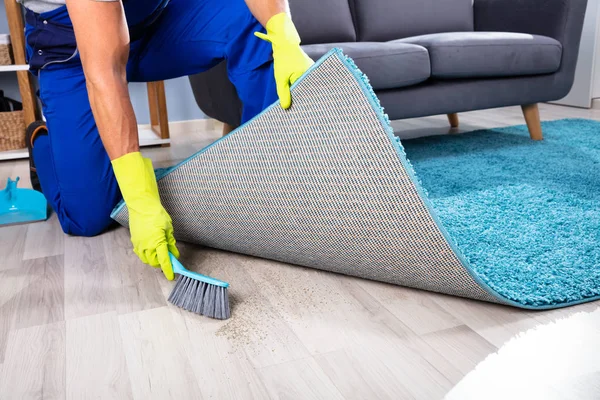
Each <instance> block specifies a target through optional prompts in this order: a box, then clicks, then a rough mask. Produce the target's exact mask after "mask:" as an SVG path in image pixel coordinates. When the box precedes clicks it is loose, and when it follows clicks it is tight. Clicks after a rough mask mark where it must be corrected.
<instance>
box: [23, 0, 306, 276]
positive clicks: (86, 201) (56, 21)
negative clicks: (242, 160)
mask: <svg viewBox="0 0 600 400" xmlns="http://www.w3.org/2000/svg"><path fill="white" fill-rule="evenodd" d="M19 1H21V2H22V4H23V6H24V7H25V8H26V10H27V12H26V42H27V54H28V57H29V64H30V69H31V71H32V72H33V73H34V74H36V75H37V76H38V78H39V85H40V98H41V101H42V107H43V111H44V115H45V117H46V121H47V130H44V129H38V130H36V131H35V132H34V134H33V135H32V136H31V137H30V139H29V143H30V150H31V153H32V157H33V162H34V163H35V168H36V170H37V174H38V176H39V181H40V184H41V188H42V191H43V193H44V195H45V196H46V198H47V199H48V202H49V203H50V205H51V206H52V208H53V209H54V211H55V212H56V214H57V215H58V219H59V221H60V224H61V226H62V229H63V230H64V232H65V233H68V234H72V235H80V236H93V235H97V234H99V233H101V232H103V231H104V230H105V229H106V228H107V227H108V226H109V225H110V224H111V219H110V212H111V210H112V209H113V208H114V206H115V205H116V204H117V203H118V202H119V201H120V200H121V198H123V199H124V200H125V202H126V203H127V207H128V210H129V217H130V231H131V241H132V243H133V247H134V251H135V253H136V254H137V255H138V256H139V257H140V259H141V260H142V261H143V262H144V263H147V264H150V265H152V266H154V267H161V268H162V270H163V272H164V274H165V276H166V277H167V278H168V279H173V270H172V266H171V263H170V261H169V254H168V253H169V251H170V252H172V253H173V254H174V255H175V256H176V257H178V255H179V253H178V251H177V248H176V245H175V239H174V237H173V226H172V223H171V218H170V216H169V215H168V214H167V212H166V211H165V209H164V208H163V206H162V205H161V203H160V198H159V195H158V190H157V186H156V177H155V175H154V170H153V168H152V163H151V161H150V160H148V159H146V158H143V157H142V156H141V154H140V152H139V144H138V132H137V122H136V119H135V115H134V112H133V108H132V105H131V100H130V98H129V93H128V89H127V82H147V81H158V80H165V79H171V78H175V77H180V76H185V75H191V74H196V73H199V72H202V71H205V70H207V69H209V68H211V67H213V66H215V65H216V64H218V63H219V62H221V61H222V60H223V59H226V60H227V67H228V75H229V79H230V80H231V82H232V83H233V84H234V85H235V87H236V90H237V93H238V95H239V97H240V99H241V100H242V103H243V114H242V119H243V120H244V121H247V120H249V119H250V118H252V117H253V116H255V115H256V114H258V113H259V112H261V111H262V110H263V109H264V108H266V106H268V105H270V104H271V103H273V102H274V101H276V100H277V98H278V97H279V100H280V102H281V106H282V107H283V108H288V107H290V106H291V96H290V89H289V88H290V85H291V84H292V83H294V81H296V80H297V79H298V78H299V77H300V76H301V75H302V74H303V73H304V72H306V70H307V69H308V68H309V67H310V66H311V65H312V61H311V60H310V58H308V56H307V55H306V54H305V53H304V52H303V51H302V50H301V48H300V38H299V36H298V33H297V31H296V29H295V27H294V24H293V23H292V20H291V18H290V16H289V12H288V4H287V0H246V1H244V0H66V1H65V0H19ZM263 27H264V28H263ZM265 28H266V29H265ZM255 33H256V34H255Z"/></svg>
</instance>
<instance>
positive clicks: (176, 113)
mask: <svg viewBox="0 0 600 400" xmlns="http://www.w3.org/2000/svg"><path fill="white" fill-rule="evenodd" d="M0 33H8V25H7V22H6V13H5V11H4V7H2V6H0ZM0 90H4V94H5V96H8V97H12V98H15V99H20V97H21V95H20V94H19V87H18V85H17V79H16V76H15V74H14V73H12V72H2V73H0ZM129 90H130V92H131V100H132V103H133V107H134V109H135V115H136V117H137V119H138V123H140V124H147V123H149V118H150V117H149V113H148V98H147V95H146V85H145V84H143V83H132V84H131V85H130V86H129ZM165 90H166V95H167V108H168V112H169V121H185V120H191V119H199V118H205V115H204V114H203V113H202V111H200V109H199V108H198V106H197V105H196V102H195V101H194V96H193V94H192V89H191V88H190V83H189V81H188V78H187V77H183V78H178V79H172V80H169V81H166V82H165Z"/></svg>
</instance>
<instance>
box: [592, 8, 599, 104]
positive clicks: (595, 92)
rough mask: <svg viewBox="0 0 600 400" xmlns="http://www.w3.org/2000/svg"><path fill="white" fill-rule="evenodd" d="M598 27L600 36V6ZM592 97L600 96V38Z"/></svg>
mask: <svg viewBox="0 0 600 400" xmlns="http://www.w3.org/2000/svg"><path fill="white" fill-rule="evenodd" d="M596 27H597V29H598V32H597V33H596V35H598V36H600V7H599V9H598V18H597V19H596ZM592 97H593V98H594V99H597V98H600V38H597V39H596V61H595V68H594V87H593V89H592Z"/></svg>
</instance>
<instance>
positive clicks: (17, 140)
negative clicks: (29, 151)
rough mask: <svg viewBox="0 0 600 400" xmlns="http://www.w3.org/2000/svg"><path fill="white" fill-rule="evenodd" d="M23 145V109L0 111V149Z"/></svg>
mask: <svg viewBox="0 0 600 400" xmlns="http://www.w3.org/2000/svg"><path fill="white" fill-rule="evenodd" d="M25 147H26V145H25V121H24V120H23V111H11V112H0V151H6V150H17V149H24V148H25Z"/></svg>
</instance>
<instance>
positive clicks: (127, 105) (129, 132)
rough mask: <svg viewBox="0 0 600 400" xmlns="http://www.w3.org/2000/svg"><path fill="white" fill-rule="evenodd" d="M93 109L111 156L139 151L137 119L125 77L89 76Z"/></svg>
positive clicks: (89, 91)
mask: <svg viewBox="0 0 600 400" xmlns="http://www.w3.org/2000/svg"><path fill="white" fill-rule="evenodd" d="M87 89H88V95H89V99H90V104H91V106H92V112H93V114H94V119H95V120H96V125H97V127H98V132H99V133H100V137H101V139H102V143H103V144H104V148H105V149H106V152H107V153H108V156H109V157H110V159H111V160H114V159H116V158H119V157H121V156H123V155H125V154H128V153H132V152H136V151H139V140H138V131H137V121H136V118H135V113H134V111H133V106H132V104H131V99H130V97H129V91H128V88H127V82H126V80H125V78H124V77H118V76H95V77H88V78H87Z"/></svg>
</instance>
